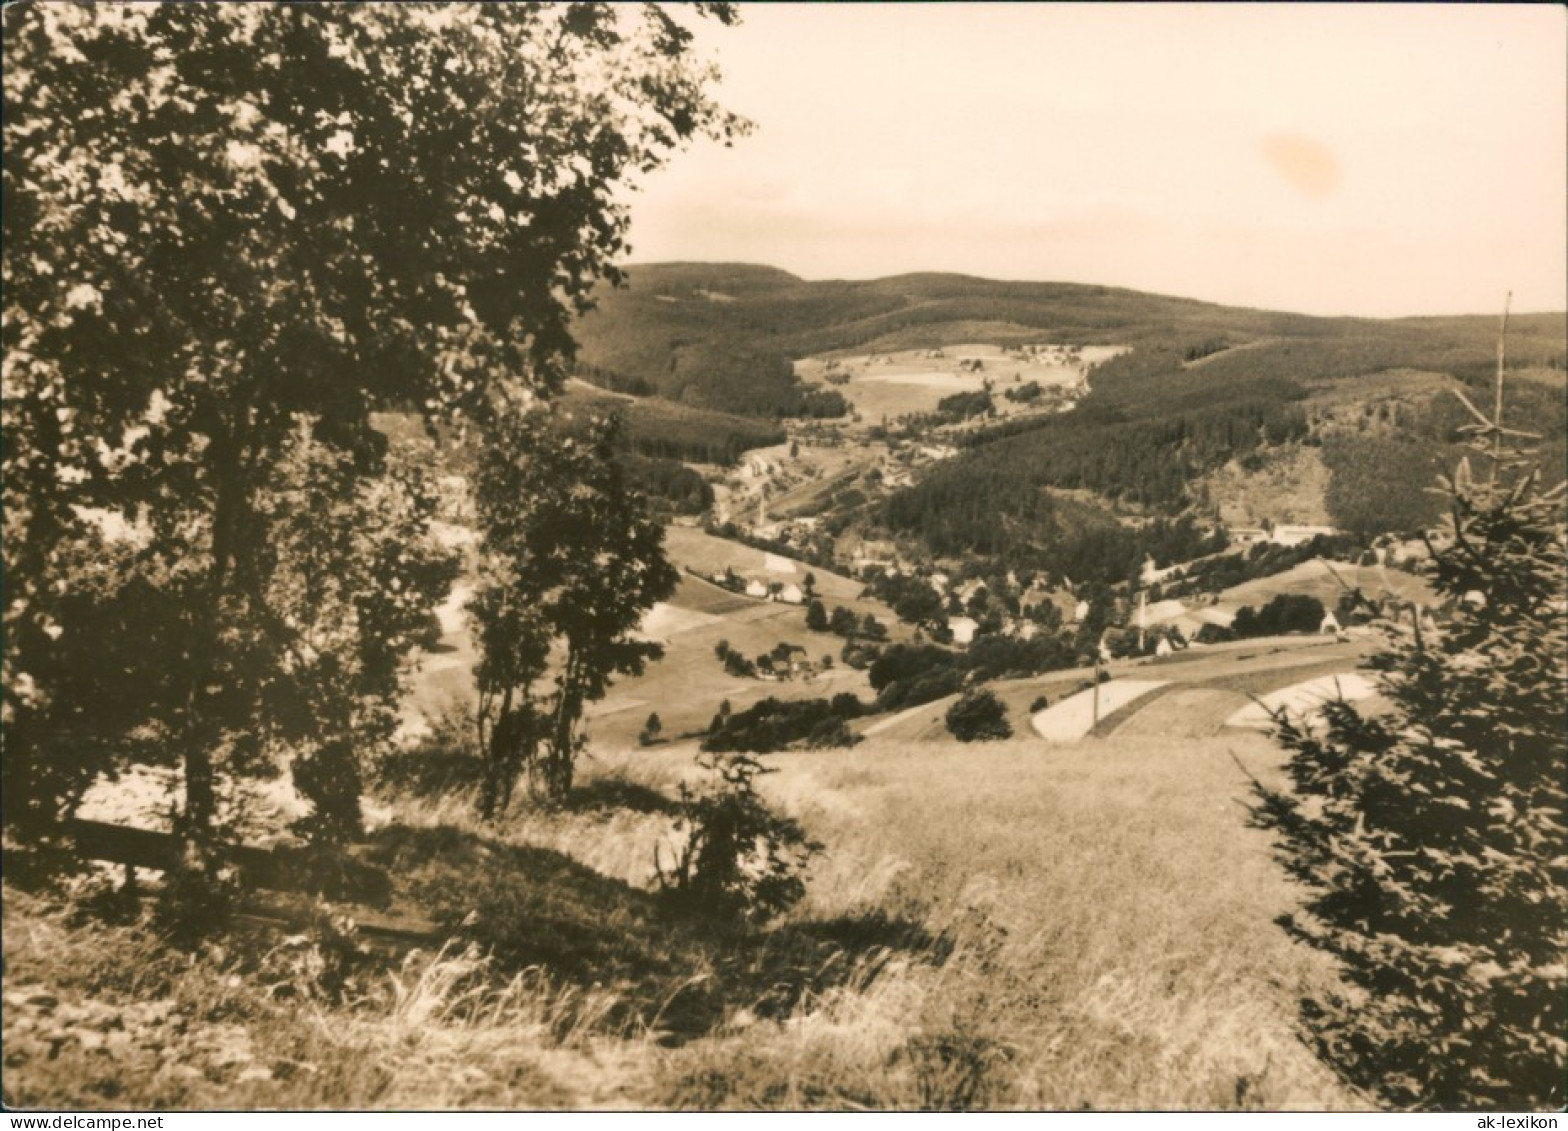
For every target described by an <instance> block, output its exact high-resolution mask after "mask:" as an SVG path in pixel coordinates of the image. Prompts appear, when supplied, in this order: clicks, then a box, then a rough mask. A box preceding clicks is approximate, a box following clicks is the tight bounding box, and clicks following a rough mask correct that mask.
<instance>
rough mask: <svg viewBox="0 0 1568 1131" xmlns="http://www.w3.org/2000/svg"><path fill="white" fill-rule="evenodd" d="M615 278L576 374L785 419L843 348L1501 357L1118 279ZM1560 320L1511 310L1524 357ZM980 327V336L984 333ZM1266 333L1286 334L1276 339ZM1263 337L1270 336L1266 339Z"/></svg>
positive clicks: (1475, 369) (1559, 340) (1355, 363)
mask: <svg viewBox="0 0 1568 1131" xmlns="http://www.w3.org/2000/svg"><path fill="white" fill-rule="evenodd" d="M626 276H627V285H626V286H625V287H622V288H611V287H604V288H602V289H601V290H600V291H599V293H598V294H597V295H596V298H597V300H598V303H599V306H598V309H597V310H595V311H593V312H591V313H589V314H588V315H586V316H584V317H583V318H582V319H581V320H580V322H579V324H578V327H577V335H578V339H579V341H580V344H581V352H580V355H579V373H580V374H581V375H583V376H585V377H587V378H588V379H589V380H591V381H593V382H594V383H596V384H599V385H602V386H604V387H606V388H610V389H616V390H620V391H627V392H635V393H639V394H650V393H651V394H656V395H658V396H661V397H664V398H666V399H669V400H673V401H678V402H681V403H684V404H687V405H690V406H692V407H699V408H708V409H715V410H719V411H725V412H734V413H740V414H743V415H749V416H765V417H766V416H772V417H778V416H783V415H789V414H791V413H793V412H796V411H798V410H799V407H800V396H801V391H800V389H799V386H798V384H797V383H796V382H795V380H794V378H793V374H792V368H791V362H792V361H793V360H794V359H796V358H800V357H807V356H813V355H817V354H826V353H832V352H835V351H846V350H859V351H862V352H864V351H867V350H876V351H892V350H900V349H925V348H932V347H936V346H947V345H954V344H957V343H960V342H963V341H975V340H983V341H990V342H994V343H996V344H998V345H1018V344H1023V343H1025V342H1038V341H1042V340H1044V341H1055V342H1063V343H1068V344H1074V345H1128V346H1132V347H1134V348H1135V349H1139V348H1148V349H1153V350H1157V351H1160V352H1163V353H1165V354H1166V355H1168V357H1169V359H1170V362H1171V365H1170V366H1169V368H1170V369H1172V370H1173V371H1174V370H1179V369H1180V368H1181V367H1182V366H1183V365H1184V364H1185V363H1186V361H1187V360H1188V354H1198V355H1201V354H1202V353H1204V352H1205V351H1210V352H1212V351H1215V350H1220V349H1225V348H1229V347H1233V346H1239V345H1250V346H1253V348H1252V349H1251V350H1250V351H1249V352H1250V353H1251V354H1252V359H1251V360H1253V361H1255V362H1256V363H1257V365H1258V366H1259V367H1262V368H1267V369H1277V368H1278V366H1277V364H1275V362H1276V361H1277V359H1274V358H1271V357H1270V355H1271V354H1273V353H1277V352H1280V351H1281V350H1283V351H1284V352H1286V353H1288V352H1289V350H1290V346H1291V345H1292V344H1294V343H1328V342H1334V343H1338V347H1339V348H1336V350H1335V351H1333V352H1335V353H1336V354H1339V355H1343V354H1344V352H1345V351H1344V348H1343V347H1344V346H1346V345H1350V346H1354V347H1355V348H1356V350H1357V352H1358V354H1359V356H1355V357H1344V356H1341V358H1340V360H1342V361H1344V362H1345V363H1346V364H1348V365H1349V366H1350V368H1349V369H1348V370H1346V369H1341V370H1340V371H1338V372H1335V373H1332V374H1329V376H1336V377H1338V376H1353V375H1355V374H1356V373H1358V372H1372V371H1377V370H1381V369H1389V368H1400V367H1404V368H1412V369H1427V370H1435V371H1438V372H1448V373H1452V374H1453V375H1454V376H1457V377H1459V378H1460V379H1462V380H1474V379H1476V378H1478V377H1479V376H1481V375H1482V373H1483V371H1484V370H1486V368H1487V367H1488V366H1490V365H1491V364H1493V363H1494V360H1495V350H1496V334H1497V318H1496V316H1495V315H1466V316H1456V317H1426V318H1399V319H1367V318H1349V317H1338V318H1325V317H1318V316H1314V315H1307V314H1293V313H1288V312H1279V311H1266V310H1254V309H1248V308H1239V307H1228V306H1221V305H1219V304H1216V303H1209V302H1203V301H1200V300H1197V299H1189V298H1179V297H1172V296H1167V295H1155V294H1146V293H1143V292H1140V291H1134V290H1128V289H1125V288H1120V287H1109V286H1098V285H1088V284H1078V283H1062V282H1016V281H1002V280H993V279H983V278H977V277H974V276H969V275H956V274H942V273H935V272H921V273H914V274H906V275H897V276H892V277H889V278H884V279H871V280H826V281H807V280H803V279H801V278H799V277H798V276H795V275H792V274H790V273H789V272H787V271H783V270H780V269H778V268H775V267H767V266H760V265H754V264H745V263H654V264H643V265H636V266H632V267H630V268H628V269H627V271H626ZM1564 326H1565V316H1564V315H1562V314H1527V315H1515V316H1514V318H1513V319H1512V320H1511V322H1510V327H1509V352H1510V355H1511V357H1513V358H1514V359H1515V363H1516V365H1518V366H1556V367H1558V368H1561V366H1562V359H1563V354H1564V350H1565V340H1564V339H1565V330H1564ZM977 335H978V336H977ZM1265 339H1280V341H1277V342H1267V343H1265ZM1259 343H1264V344H1261V345H1260V344H1259Z"/></svg>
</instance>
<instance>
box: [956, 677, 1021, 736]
mask: <svg viewBox="0 0 1568 1131" xmlns="http://www.w3.org/2000/svg"><path fill="white" fill-rule="evenodd" d="M944 721H945V722H946V723H947V731H948V733H949V734H951V735H952V736H953V737H954V738H956V739H958V741H959V742H990V741H993V740H995V739H999V738H1011V737H1012V735H1013V727H1012V724H1011V723H1009V722H1008V721H1007V708H1006V707H1004V706H1003V705H1002V701H1001V700H1000V699H998V698H997V697H996V695H995V693H994V692H991V691H985V690H977V689H975V688H971V689H970V690H968V691H966V692H964V693H963V695H961V696H959V698H958V701H957V702H955V703H954V704H953V705H952V706H951V707H949V708H948V709H947V714H946V716H945V717H944Z"/></svg>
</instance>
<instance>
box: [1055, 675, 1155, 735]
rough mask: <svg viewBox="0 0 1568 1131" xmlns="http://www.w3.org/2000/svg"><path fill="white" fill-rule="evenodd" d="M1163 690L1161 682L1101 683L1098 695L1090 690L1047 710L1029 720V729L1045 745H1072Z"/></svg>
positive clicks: (1143, 680) (1118, 680) (1113, 681)
mask: <svg viewBox="0 0 1568 1131" xmlns="http://www.w3.org/2000/svg"><path fill="white" fill-rule="evenodd" d="M1166 686H1168V684H1166V683H1165V682H1164V681H1163V680H1155V679H1113V680H1111V681H1110V682H1108V683H1102V684H1101V685H1100V686H1099V689H1098V691H1096V689H1095V688H1092V687H1091V688H1089V689H1088V690H1087V691H1080V692H1078V694H1076V695H1073V696H1069V697H1068V698H1066V699H1063V700H1062V701H1061V702H1060V703H1057V704H1055V705H1054V706H1051V707H1047V708H1046V709H1045V710H1043V711H1040V712H1039V713H1037V714H1036V715H1035V716H1034V717H1033V718H1031V719H1030V720H1029V725H1030V726H1031V727H1033V728H1034V732H1035V733H1036V734H1038V735H1039V736H1040V737H1041V738H1043V739H1045V740H1046V741H1048V742H1074V741H1077V740H1078V739H1080V738H1083V737H1085V736H1086V735H1087V734H1088V733H1089V732H1090V731H1091V730H1093V729H1094V727H1095V725H1096V724H1097V723H1098V722H1099V720H1100V719H1102V718H1108V717H1109V716H1111V715H1113V714H1115V713H1116V712H1117V711H1120V710H1122V709H1123V708H1126V707H1129V706H1131V705H1132V704H1134V703H1136V702H1137V701H1138V700H1139V699H1142V698H1143V697H1144V696H1146V695H1149V694H1151V693H1153V692H1155V691H1158V690H1159V689H1160V688H1162V687H1166Z"/></svg>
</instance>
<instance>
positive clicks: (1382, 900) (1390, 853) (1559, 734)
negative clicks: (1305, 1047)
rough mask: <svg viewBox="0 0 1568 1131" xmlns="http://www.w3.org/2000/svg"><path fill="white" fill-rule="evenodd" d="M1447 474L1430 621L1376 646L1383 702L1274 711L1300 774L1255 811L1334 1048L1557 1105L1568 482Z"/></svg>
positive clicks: (1400, 1079)
mask: <svg viewBox="0 0 1568 1131" xmlns="http://www.w3.org/2000/svg"><path fill="white" fill-rule="evenodd" d="M1456 478H1457V479H1458V482H1456V483H1453V484H1450V485H1449V487H1450V506H1451V510H1450V513H1449V515H1448V517H1447V520H1446V525H1447V535H1448V537H1447V539H1446V540H1445V541H1446V544H1444V546H1443V548H1442V549H1441V550H1440V551H1438V552H1436V553H1435V555H1434V557H1433V559H1432V561H1431V562H1430V565H1429V569H1428V574H1429V576H1430V578H1431V580H1432V582H1433V584H1434V585H1435V586H1436V588H1437V589H1438V591H1439V592H1440V593H1442V594H1443V595H1444V597H1446V598H1448V599H1449V600H1450V601H1452V602H1453V611H1452V614H1451V619H1450V620H1449V621H1448V623H1447V624H1446V625H1445V626H1444V628H1443V629H1442V631H1441V632H1440V633H1439V634H1438V636H1437V638H1436V639H1432V638H1431V634H1430V633H1429V634H1427V637H1426V638H1425V639H1421V638H1414V639H1412V638H1403V639H1398V640H1396V641H1395V643H1394V645H1393V647H1392V648H1391V649H1390V650H1389V651H1387V652H1386V653H1384V654H1383V655H1382V656H1381V657H1380V658H1379V659H1380V664H1381V666H1382V667H1383V668H1384V669H1385V672H1386V674H1385V675H1384V677H1383V693H1384V695H1385V696H1386V697H1387V698H1388V699H1389V700H1390V701H1391V702H1392V704H1393V712H1392V714H1390V715H1388V716H1386V717H1370V718H1369V717H1363V716H1362V715H1360V714H1359V713H1358V712H1357V711H1356V710H1355V709H1354V708H1353V707H1351V706H1350V705H1349V704H1347V703H1343V702H1333V703H1330V704H1328V705H1327V707H1326V709H1325V712H1324V719H1325V725H1324V726H1323V727H1322V728H1317V729H1314V728H1312V727H1309V726H1308V725H1306V724H1304V723H1302V722H1299V721H1296V720H1291V719H1288V718H1284V717H1281V718H1280V720H1279V730H1278V733H1279V736H1280V739H1281V741H1283V743H1284V744H1285V745H1286V746H1287V747H1288V748H1289V749H1290V750H1291V752H1292V759H1291V762H1290V777H1291V782H1292V789H1291V790H1289V791H1274V790H1269V789H1264V788H1262V787H1259V789H1258V794H1259V805H1258V807H1257V808H1256V809H1255V811H1254V817H1255V820H1256V821H1257V823H1258V824H1260V825H1261V826H1263V827H1265V828H1268V829H1271V830H1272V831H1273V832H1274V833H1275V834H1276V836H1277V838H1278V845H1279V856H1280V859H1281V861H1282V862H1283V863H1284V865H1285V867H1286V869H1287V870H1288V871H1289V872H1290V874H1291V875H1292V876H1294V877H1295V878H1296V879H1298V880H1300V881H1301V882H1303V883H1304V884H1306V885H1308V887H1309V889H1310V890H1311V892H1312V895H1311V898H1310V900H1309V901H1308V903H1307V904H1306V906H1305V907H1304V908H1303V909H1302V910H1301V911H1300V912H1299V913H1296V914H1294V915H1292V916H1289V917H1287V919H1285V920H1284V923H1285V926H1286V928H1287V929H1288V930H1289V931H1290V932H1291V934H1292V935H1293V936H1295V937H1296V938H1297V939H1300V940H1302V941H1303V942H1306V943H1307V944H1309V945H1311V946H1313V947H1316V948H1318V949H1321V950H1324V951H1326V952H1328V953H1329V954H1331V955H1333V956H1334V957H1335V959H1336V960H1337V961H1338V963H1339V966H1340V969H1341V970H1342V972H1343V974H1344V978H1345V981H1346V983H1347V985H1346V988H1345V990H1344V992H1343V993H1336V994H1330V995H1326V996H1324V997H1321V998H1317V999H1314V1000H1312V1001H1309V1002H1307V1003H1305V1005H1306V1008H1305V1019H1306V1021H1307V1024H1308V1026H1309V1028H1310V1029H1311V1031H1312V1033H1313V1036H1314V1038H1315V1040H1316V1042H1317V1045H1318V1048H1319V1049H1320V1051H1321V1053H1322V1055H1323V1056H1324V1057H1325V1058H1326V1059H1327V1060H1328V1061H1329V1062H1330V1063H1332V1064H1333V1065H1334V1066H1335V1067H1336V1068H1337V1069H1338V1070H1339V1071H1340V1072H1341V1073H1342V1074H1343V1075H1344V1076H1345V1077H1346V1078H1347V1079H1349V1080H1350V1081H1352V1082H1353V1083H1355V1084H1357V1085H1359V1086H1361V1087H1363V1088H1366V1089H1368V1090H1370V1091H1372V1092H1375V1093H1377V1094H1378V1095H1380V1096H1381V1097H1382V1098H1383V1099H1384V1100H1385V1101H1387V1102H1389V1103H1391V1104H1394V1105H1397V1106H1400V1107H1417V1108H1438V1109H1452V1108H1467V1107H1481V1106H1485V1107H1504V1108H1508V1109H1515V1110H1518V1109H1535V1108H1560V1107H1561V1106H1562V1104H1563V1102H1564V1092H1563V1086H1564V1074H1563V1066H1564V1063H1565V1059H1568V1040H1565V1032H1568V1010H1565V1002H1568V978H1565V968H1564V955H1565V954H1568V825H1565V822H1564V812H1565V810H1568V790H1565V786H1564V781H1563V760H1564V752H1565V750H1564V748H1565V741H1564V732H1563V717H1562V710H1563V702H1564V692H1565V682H1568V681H1565V671H1564V650H1565V647H1568V621H1565V613H1564V608H1565V597H1568V568H1565V551H1564V546H1565V540H1568V530H1565V522H1564V511H1563V501H1562V492H1561V490H1560V489H1557V490H1554V491H1553V492H1551V493H1542V492H1541V491H1540V490H1539V489H1538V480H1537V479H1536V478H1535V476H1534V475H1533V474H1530V475H1523V476H1520V477H1518V478H1517V479H1516V480H1515V481H1514V482H1512V483H1508V482H1507V480H1508V478H1509V477H1508V476H1507V475H1506V474H1505V475H1504V476H1503V477H1502V480H1501V481H1500V482H1498V483H1493V484H1471V483H1469V482H1467V480H1468V476H1465V475H1461V476H1459V477H1456Z"/></svg>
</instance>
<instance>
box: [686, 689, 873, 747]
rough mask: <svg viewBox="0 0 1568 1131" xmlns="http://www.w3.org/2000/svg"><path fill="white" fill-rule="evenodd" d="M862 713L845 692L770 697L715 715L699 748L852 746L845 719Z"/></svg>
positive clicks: (855, 739) (852, 737) (853, 738)
mask: <svg viewBox="0 0 1568 1131" xmlns="http://www.w3.org/2000/svg"><path fill="white" fill-rule="evenodd" d="M864 713H865V708H864V707H863V706H862V704H861V702H860V700H858V699H856V698H855V697H854V696H853V695H851V694H848V693H841V694H839V695H836V696H834V697H833V699H832V700H831V701H829V700H827V699H799V700H781V699H775V698H773V697H772V696H769V697H768V698H766V699H762V700H759V701H758V702H756V703H754V704H752V705H751V706H750V707H748V708H746V710H744V711H739V712H736V713H733V714H729V715H718V716H715V717H714V719H713V722H712V724H710V726H709V728H708V734H707V737H706V738H704V739H703V740H702V749H703V750H705V751H714V752H725V751H740V750H747V751H751V752H752V753H757V754H766V753H769V752H771V751H775V750H784V749H787V748H788V747H790V746H792V745H794V744H797V743H799V744H803V745H805V746H806V747H808V748H809V749H813V750H819V749H824V748H828V747H834V746H853V745H854V744H855V743H857V742H859V741H860V737H859V736H858V735H856V734H855V733H854V732H852V731H851V730H850V729H849V727H848V726H847V725H846V721H847V720H848V719H853V718H856V717H858V716H859V715H862V714H864Z"/></svg>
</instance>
